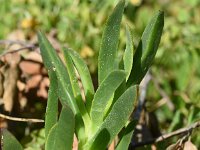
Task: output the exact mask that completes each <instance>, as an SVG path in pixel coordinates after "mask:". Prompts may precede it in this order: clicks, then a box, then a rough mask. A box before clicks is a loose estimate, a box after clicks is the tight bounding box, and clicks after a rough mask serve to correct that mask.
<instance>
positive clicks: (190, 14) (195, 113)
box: [0, 0, 200, 147]
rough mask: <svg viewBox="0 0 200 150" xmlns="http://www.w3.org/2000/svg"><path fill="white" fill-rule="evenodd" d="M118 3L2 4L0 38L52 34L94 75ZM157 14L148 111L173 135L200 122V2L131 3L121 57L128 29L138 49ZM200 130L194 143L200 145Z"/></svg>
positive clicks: (53, 0) (51, 0)
mask: <svg viewBox="0 0 200 150" xmlns="http://www.w3.org/2000/svg"><path fill="white" fill-rule="evenodd" d="M117 2H118V0H48V1H47V0H0V14H1V15H0V20H1V23H0V38H1V39H6V38H7V37H8V35H9V34H10V33H13V32H15V31H20V34H23V37H24V40H30V39H32V38H33V37H34V36H35V34H36V33H37V30H39V29H41V30H44V31H45V32H46V33H51V32H53V33H54V36H53V37H54V38H55V39H56V40H58V41H59V43H61V45H66V46H69V47H71V48H73V49H75V50H77V51H78V52H79V53H80V54H81V56H82V57H83V58H85V60H86V62H87V64H88V66H89V68H90V71H91V73H92V74H96V71H97V57H98V50H99V46H100V42H101V35H102V31H103V26H104V23H105V21H106V18H107V16H108V15H109V14H110V13H111V10H112V9H113V8H114V6H115V5H116V3H117ZM158 10H164V12H165V27H164V32H163V36H162V39H161V43H160V46H159V49H158V52H157V55H156V59H155V61H154V64H153V66H152V68H151V70H150V73H151V75H152V78H153V79H152V80H151V81H150V83H149V86H148V89H147V97H146V99H147V100H146V107H147V110H148V111H150V112H154V113H155V114H156V116H157V118H158V120H159V126H160V128H161V131H162V132H170V131H173V130H176V129H179V128H181V127H185V126H187V125H189V124H191V123H193V122H195V121H197V120H199V118H200V111H199V110H200V103H199V100H200V69H199V66H200V28H199V25H200V15H199V14H200V1H199V0H129V1H127V7H126V9H125V13H124V17H123V23H122V27H121V28H122V30H121V35H120V44H119V50H120V52H121V54H122V53H123V50H124V48H125V41H126V38H125V25H126V24H128V25H129V26H130V27H131V29H132V33H133V37H134V43H135V46H137V44H138V41H139V38H140V37H141V34H142V32H143V30H144V27H145V26H146V25H147V22H148V20H149V19H150V18H151V17H152V15H153V14H154V13H155V12H156V11H158ZM119 57H120V56H119ZM163 91H164V94H163ZM198 131H199V130H198V129H197V130H196V132H194V134H193V136H192V141H193V142H194V143H195V145H196V146H197V147H200V136H198ZM34 134H35V133H34ZM36 135H37V134H36ZM36 137H37V136H36Z"/></svg>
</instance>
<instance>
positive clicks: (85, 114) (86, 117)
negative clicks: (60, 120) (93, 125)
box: [63, 48, 94, 132]
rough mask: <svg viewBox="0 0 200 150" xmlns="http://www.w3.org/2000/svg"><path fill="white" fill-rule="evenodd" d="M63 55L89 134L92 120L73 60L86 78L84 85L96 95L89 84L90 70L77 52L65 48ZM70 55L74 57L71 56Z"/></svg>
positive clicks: (84, 78)
mask: <svg viewBox="0 0 200 150" xmlns="http://www.w3.org/2000/svg"><path fill="white" fill-rule="evenodd" d="M63 54H64V59H65V62H66V67H67V71H68V73H69V77H70V81H71V85H72V90H73V93H74V96H75V99H76V101H77V105H78V107H79V110H80V112H81V115H82V117H83V121H84V124H85V127H86V132H88V130H89V126H88V124H89V123H90V121H91V120H90V117H89V114H88V112H87V110H86V108H85V104H84V102H83V100H82V96H81V91H80V87H79V85H78V78H77V76H76V73H75V68H74V64H73V62H72V58H73V60H74V62H76V63H75V64H76V66H78V67H77V68H78V70H80V71H79V72H80V73H81V74H82V75H81V76H84V77H83V80H84V85H86V84H87V85H86V86H87V89H90V91H91V92H93V93H94V88H93V85H92V84H91V83H89V82H91V77H90V75H89V70H88V68H87V66H86V64H84V62H83V60H82V59H81V58H80V57H79V55H78V54H76V53H75V52H71V53H69V49H66V48H64V49H63ZM70 54H71V55H72V56H70ZM83 67H86V68H87V69H86V70H87V71H83V69H84V68H83ZM87 81H88V83H87ZM90 84H91V85H90ZM87 91H88V90H87ZM88 93H90V92H87V94H88Z"/></svg>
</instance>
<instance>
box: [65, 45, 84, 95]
mask: <svg viewBox="0 0 200 150" xmlns="http://www.w3.org/2000/svg"><path fill="white" fill-rule="evenodd" d="M62 52H63V54H64V60H65V66H66V68H67V71H68V74H69V77H70V81H71V85H72V90H73V93H74V96H75V97H79V96H81V90H80V87H79V85H78V78H77V76H76V73H75V69H74V64H73V62H72V59H71V57H70V55H69V52H68V49H67V48H63V49H62Z"/></svg>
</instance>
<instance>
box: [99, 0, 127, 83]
mask: <svg viewBox="0 0 200 150" xmlns="http://www.w3.org/2000/svg"><path fill="white" fill-rule="evenodd" d="M124 4H125V2H124V1H120V2H119V3H118V4H117V6H116V7H115V9H114V11H113V13H112V14H111V16H110V17H109V18H108V20H107V22H106V26H105V29H104V32H103V36H102V42H101V47H100V51H99V58H98V59H99V61H98V81H99V85H100V84H101V82H102V81H103V80H104V79H105V78H106V76H108V74H110V72H112V71H113V70H115V69H116V68H115V61H116V56H117V55H116V53H117V48H118V41H119V33H120V24H121V20H122V14H123V11H124Z"/></svg>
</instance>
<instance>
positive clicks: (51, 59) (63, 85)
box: [38, 32, 85, 139]
mask: <svg viewBox="0 0 200 150" xmlns="http://www.w3.org/2000/svg"><path fill="white" fill-rule="evenodd" d="M38 40H39V45H40V50H41V55H42V59H43V62H44V65H45V68H46V69H47V70H48V71H50V70H53V71H55V73H56V77H57V82H58V97H59V99H60V101H61V103H62V105H68V106H69V107H70V108H71V110H72V111H73V113H74V115H75V119H76V124H77V125H76V134H77V136H78V138H79V139H84V138H85V129H84V124H83V120H82V116H81V115H80V110H79V108H78V106H77V103H76V100H75V98H74V95H73V91H72V86H71V82H70V78H69V75H68V72H67V70H66V68H65V66H64V64H63V62H62V61H61V59H60V58H59V57H58V55H57V53H56V51H55V49H54V48H53V47H52V45H51V44H50V42H49V41H48V40H47V38H46V37H45V35H44V34H43V33H42V32H39V33H38Z"/></svg>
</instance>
